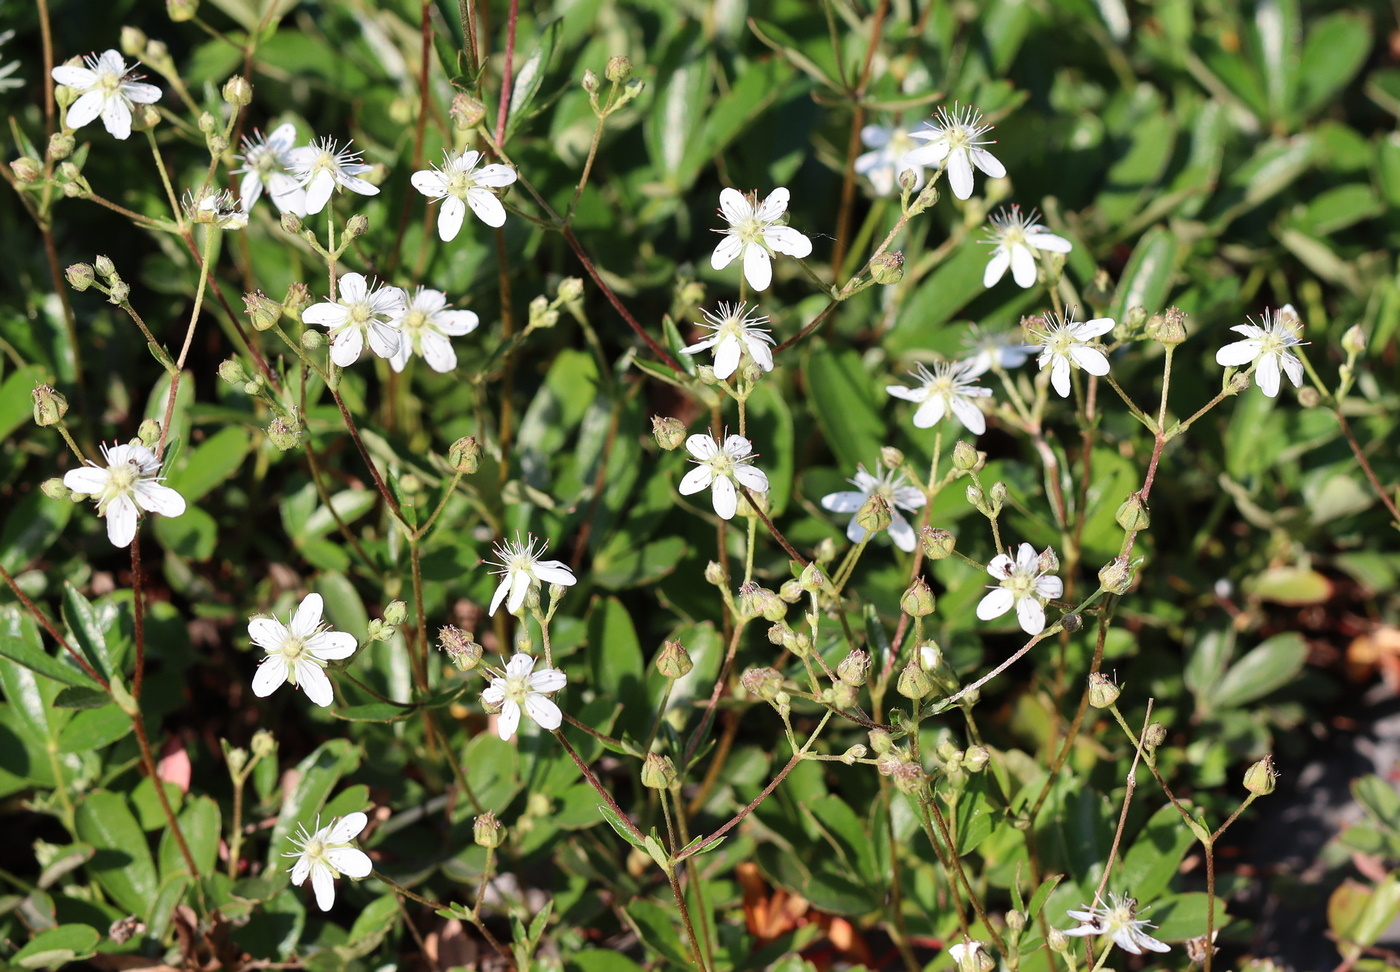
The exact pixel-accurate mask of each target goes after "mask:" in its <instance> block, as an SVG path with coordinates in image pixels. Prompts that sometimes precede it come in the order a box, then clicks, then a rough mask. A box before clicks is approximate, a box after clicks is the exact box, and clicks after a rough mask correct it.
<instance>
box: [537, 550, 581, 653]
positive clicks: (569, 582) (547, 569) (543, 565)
mask: <svg viewBox="0 0 1400 972" xmlns="http://www.w3.org/2000/svg"><path fill="white" fill-rule="evenodd" d="M535 577H536V578H537V579H538V580H539V582H540V583H541V584H559V585H561V586H563V587H572V586H574V585H575V584H577V583H578V578H577V577H575V576H574V573H573V571H571V570H570V569H569V568H568V567H567V566H566V565H565V564H564V563H563V562H561V561H558V560H541V561H537V562H536V563H535ZM546 670H548V669H546Z"/></svg>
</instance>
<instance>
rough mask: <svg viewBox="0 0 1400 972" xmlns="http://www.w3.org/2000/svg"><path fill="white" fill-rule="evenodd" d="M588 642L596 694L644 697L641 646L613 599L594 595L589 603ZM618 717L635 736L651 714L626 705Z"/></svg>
mask: <svg viewBox="0 0 1400 972" xmlns="http://www.w3.org/2000/svg"><path fill="white" fill-rule="evenodd" d="M588 644H589V645H590V648H591V650H590V651H589V653H588V654H589V660H590V662H591V663H592V668H593V686H594V690H595V691H596V692H597V693H598V694H599V695H601V696H603V697H605V698H609V699H642V698H645V695H644V687H645V684H646V663H645V661H644V660H643V658H642V646H641V643H640V642H638V640H637V629H636V628H635V627H634V626H633V625H632V618H631V616H630V615H629V614H628V613H627V609H626V608H625V607H623V606H622V602H621V601H619V600H618V599H617V598H615V597H608V598H598V599H596V600H595V601H594V602H593V610H592V611H590V612H589V614H588ZM620 718H621V721H622V726H623V728H624V729H626V730H627V731H629V732H631V733H632V734H633V735H634V736H636V735H639V734H642V733H645V732H646V731H647V727H648V726H649V725H650V719H651V713H650V712H648V711H646V707H645V706H641V705H628V706H626V707H625V708H624V709H623V711H622V715H621V717H620Z"/></svg>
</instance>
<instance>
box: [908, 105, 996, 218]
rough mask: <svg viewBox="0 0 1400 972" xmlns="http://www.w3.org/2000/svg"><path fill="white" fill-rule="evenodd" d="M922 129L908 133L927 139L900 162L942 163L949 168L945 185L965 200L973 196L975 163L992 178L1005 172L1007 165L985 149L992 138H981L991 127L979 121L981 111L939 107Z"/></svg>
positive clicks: (930, 164) (992, 142) (991, 143)
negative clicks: (933, 118)
mask: <svg viewBox="0 0 1400 972" xmlns="http://www.w3.org/2000/svg"><path fill="white" fill-rule="evenodd" d="M926 125H927V128H925V129H924V130H923V131H918V132H911V133H910V134H909V137H910V138H917V139H922V140H923V141H926V142H928V144H927V145H922V146H920V147H919V148H916V149H914V150H913V151H911V152H909V153H907V154H906V155H905V156H904V159H903V162H902V164H903V165H926V166H941V167H942V168H944V169H946V170H947V171H948V184H949V185H950V186H952V187H953V195H955V196H957V197H958V198H959V199H966V198H968V197H969V196H971V195H972V167H973V166H976V167H977V168H979V169H981V170H982V171H983V172H985V173H986V174H987V175H989V176H991V177H992V178H993V179H999V178H1001V177H1002V176H1004V175H1006V167H1005V166H1003V165H1002V164H1001V163H1000V162H998V161H997V160H996V157H995V156H993V155H992V153H991V152H988V151H987V150H986V149H984V148H983V147H982V146H983V145H994V144H996V143H995V141H992V140H986V141H983V140H982V136H983V135H985V134H987V133H988V132H990V131H991V130H992V126H991V125H983V124H982V113H981V112H979V111H978V110H977V109H975V108H963V109H961V110H959V109H958V108H956V107H954V109H953V110H952V111H951V112H950V111H949V110H948V109H947V108H940V109H938V117H937V119H935V120H934V121H931V122H927V123H926Z"/></svg>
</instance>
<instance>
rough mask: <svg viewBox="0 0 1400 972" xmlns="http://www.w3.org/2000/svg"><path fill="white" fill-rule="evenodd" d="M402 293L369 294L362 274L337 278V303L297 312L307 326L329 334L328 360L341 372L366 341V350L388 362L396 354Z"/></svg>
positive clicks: (375, 291)
mask: <svg viewBox="0 0 1400 972" xmlns="http://www.w3.org/2000/svg"><path fill="white" fill-rule="evenodd" d="M404 304H405V301H404V292H403V291H402V290H400V289H399V288H398V287H390V286H387V285H381V286H378V287H375V288H374V289H373V290H371V289H370V287H369V282H368V281H367V280H365V275H364V274H362V273H347V274H345V275H343V276H342V277H341V278H340V299H339V300H324V301H321V302H320V303H319V304H312V305H311V306H310V307H308V308H306V310H304V311H302V312H301V319H302V321H303V322H304V323H307V324H316V325H319V326H320V327H324V328H326V330H327V331H329V332H330V339H331V360H332V361H334V362H335V363H336V364H338V365H340V367H342V368H345V367H348V366H350V365H352V364H354V363H355V362H356V361H359V360H360V355H361V354H363V353H364V350H365V341H366V339H368V341H369V346H370V350H372V351H373V352H374V353H375V354H377V355H379V356H380V357H381V358H392V357H393V356H394V355H395V354H396V353H397V352H398V350H399V344H400V341H401V337H402V336H401V335H400V334H399V327H398V321H399V318H400V316H401V315H402V314H403V311H404Z"/></svg>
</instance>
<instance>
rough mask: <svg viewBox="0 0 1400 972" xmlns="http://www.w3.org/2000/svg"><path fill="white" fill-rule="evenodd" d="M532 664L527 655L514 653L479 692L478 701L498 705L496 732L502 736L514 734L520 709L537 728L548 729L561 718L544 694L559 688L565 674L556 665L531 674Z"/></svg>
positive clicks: (556, 724) (564, 678)
mask: <svg viewBox="0 0 1400 972" xmlns="http://www.w3.org/2000/svg"><path fill="white" fill-rule="evenodd" d="M534 667H535V660H534V659H533V658H531V657H530V656H529V655H515V656H513V657H512V658H511V660H510V661H508V662H506V670H505V671H504V672H502V673H501V674H500V675H497V676H496V677H495V678H493V679H491V684H490V686H489V687H487V689H486V691H484V692H482V693H481V701H483V702H485V703H486V704H487V705H499V706H500V707H501V714H500V717H499V718H498V719H497V720H496V732H497V734H498V735H499V736H500V737H501V738H502V739H509V738H510V737H511V736H513V735H515V730H516V729H517V728H518V727H519V726H520V710H521V709H522V708H523V709H524V710H525V711H526V713H528V714H529V716H530V718H531V719H534V720H535V721H536V722H538V723H539V724H540V728H541V729H548V730H550V731H551V732H552V731H553V730H555V729H558V728H559V725H560V723H562V722H563V721H564V714H563V713H562V712H560V711H559V706H557V705H555V704H554V702H553V701H552V700H550V699H547V698H545V696H544V693H546V692H557V691H559V690H560V689H561V688H563V687H564V686H565V685H566V684H567V683H568V681H569V680H568V677H567V676H566V675H565V674H564V673H563V672H561V671H559V669H557V668H544V669H541V670H540V671H538V672H534V673H533V674H531V672H532V670H533V669H534Z"/></svg>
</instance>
